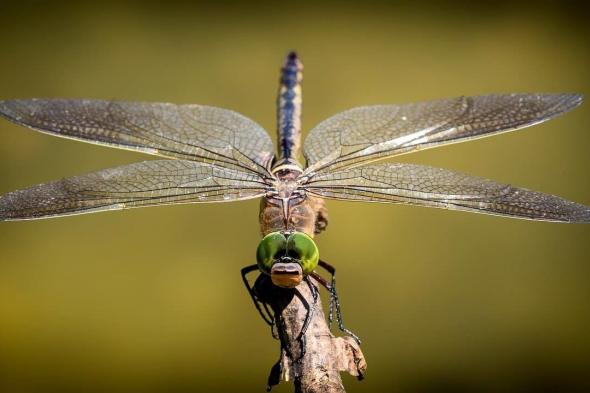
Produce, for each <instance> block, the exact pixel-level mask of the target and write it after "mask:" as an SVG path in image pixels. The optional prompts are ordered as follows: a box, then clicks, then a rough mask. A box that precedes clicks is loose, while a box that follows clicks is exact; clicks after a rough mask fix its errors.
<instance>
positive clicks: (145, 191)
mask: <svg viewBox="0 0 590 393" xmlns="http://www.w3.org/2000/svg"><path fill="white" fill-rule="evenodd" d="M265 190H266V185H265V184H264V183H263V182H262V180H261V179H260V177H259V176H258V175H257V174H253V173H251V172H248V171H240V170H236V169H231V168H223V167H220V166H217V165H212V164H207V163H200V162H195V161H188V160H156V161H146V162H139V163H135V164H131V165H126V166H121V167H117V168H111V169H105V170H102V171H99V172H94V173H90V174H87V175H82V176H76V177H70V178H65V179H62V180H58V181H54V182H50V183H46V184H39V185H37V186H34V187H31V188H28V189H25V190H20V191H15V192H11V193H8V194H6V195H4V196H2V197H0V221H3V220H27V219H37V218H46V217H55V216H66V215H73V214H82V213H91V212H98V211H103V210H118V209H126V208H132V207H142V206H156V205H168V204H180V203H196V202H226V201H236V200H244V199H250V198H256V197H260V196H262V195H264V193H265Z"/></svg>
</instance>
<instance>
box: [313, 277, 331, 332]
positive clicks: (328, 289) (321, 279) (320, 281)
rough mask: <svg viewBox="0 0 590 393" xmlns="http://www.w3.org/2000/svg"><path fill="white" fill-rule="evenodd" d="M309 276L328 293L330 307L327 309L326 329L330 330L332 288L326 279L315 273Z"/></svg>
mask: <svg viewBox="0 0 590 393" xmlns="http://www.w3.org/2000/svg"><path fill="white" fill-rule="evenodd" d="M310 276H311V277H312V278H313V279H314V280H316V281H317V282H318V283H319V284H321V285H322V286H323V287H324V288H326V290H327V291H328V292H330V305H329V309H328V329H330V331H331V330H332V321H333V320H334V294H333V293H332V286H331V285H330V283H328V281H326V279H325V278H324V277H322V276H320V275H319V274H317V273H316V272H312V273H311V274H310Z"/></svg>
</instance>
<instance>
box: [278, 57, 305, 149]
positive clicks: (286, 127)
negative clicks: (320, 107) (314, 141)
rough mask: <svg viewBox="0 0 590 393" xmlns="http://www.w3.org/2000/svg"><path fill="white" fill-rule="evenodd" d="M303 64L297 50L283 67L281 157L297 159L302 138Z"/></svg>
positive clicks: (280, 106)
mask: <svg viewBox="0 0 590 393" xmlns="http://www.w3.org/2000/svg"><path fill="white" fill-rule="evenodd" d="M302 71H303V65H302V64H301V62H300V61H299V59H298V58H297V54H296V53H295V52H291V53H289V54H288V55H287V58H286V59H285V64H284V65H283V68H282V69H281V86H280V88H279V97H278V100H277V106H278V119H277V120H278V144H279V158H280V159H284V160H290V159H293V160H296V159H297V154H298V152H299V144H300V140H301V100H302V95H301V81H302V80H303V73H302Z"/></svg>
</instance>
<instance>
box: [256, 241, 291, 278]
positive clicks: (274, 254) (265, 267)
mask: <svg viewBox="0 0 590 393" xmlns="http://www.w3.org/2000/svg"><path fill="white" fill-rule="evenodd" d="M286 249H287V239H286V238H285V236H284V235H283V234H282V233H280V232H272V233H269V234H268V235H266V236H265V237H264V238H262V240H261V241H260V244H258V249H257V250H256V261H257V262H258V268H259V269H260V270H261V271H262V272H264V273H266V274H270V268H271V267H272V264H273V262H274V260H275V259H277V258H278V257H279V256H280V255H282V254H284V253H285V250H286Z"/></svg>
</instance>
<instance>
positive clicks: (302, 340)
mask: <svg viewBox="0 0 590 393" xmlns="http://www.w3.org/2000/svg"><path fill="white" fill-rule="evenodd" d="M305 281H306V282H307V285H308V286H309V289H310V290H311V293H312V296H313V299H314V306H313V307H312V306H311V305H310V304H309V302H308V301H307V299H305V297H304V296H303V295H302V294H301V292H299V291H298V290H297V289H295V296H297V297H298V298H299V300H300V301H301V303H302V304H303V307H305V311H306V313H305V319H304V320H303V326H302V327H301V331H300V332H299V336H297V341H299V350H300V352H299V358H298V359H297V360H296V361H297V362H301V361H302V360H303V357H304V356H305V352H306V348H305V347H306V337H305V333H307V328H308V327H309V323H310V322H311V319H312V318H313V314H314V307H315V302H316V300H317V298H318V294H317V292H316V291H317V288H316V287H315V286H314V285H313V284H312V283H311V282H310V281H309V278H307V277H306V278H305Z"/></svg>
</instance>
